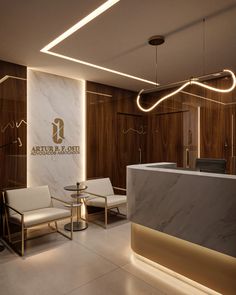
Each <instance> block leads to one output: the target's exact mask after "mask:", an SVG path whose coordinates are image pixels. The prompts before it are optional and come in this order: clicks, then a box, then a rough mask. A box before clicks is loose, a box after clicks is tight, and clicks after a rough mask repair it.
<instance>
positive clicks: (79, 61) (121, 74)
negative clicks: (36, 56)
mask: <svg viewBox="0 0 236 295" xmlns="http://www.w3.org/2000/svg"><path fill="white" fill-rule="evenodd" d="M45 53H47V54H51V55H54V56H57V57H60V58H63V59H67V60H70V61H73V62H76V63H80V64H82V65H85V66H89V67H92V68H95V69H99V70H103V71H107V72H110V73H112V74H117V75H120V76H123V77H126V78H131V79H134V80H138V81H141V82H145V83H148V84H152V85H156V83H155V82H152V81H149V80H145V79H142V78H139V77H135V76H132V75H129V74H125V73H122V72H118V71H115V70H112V69H108V68H105V67H101V66H98V65H95V64H92V63H89V62H86V61H83V60H79V59H76V58H73V57H69V56H66V55H62V54H59V53H56V52H52V51H47V52H45Z"/></svg>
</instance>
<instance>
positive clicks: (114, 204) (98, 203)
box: [84, 178, 127, 228]
mask: <svg viewBox="0 0 236 295" xmlns="http://www.w3.org/2000/svg"><path fill="white" fill-rule="evenodd" d="M84 184H85V185H87V187H88V188H87V189H86V192H87V193H88V194H89V195H90V197H89V198H88V199H87V200H86V205H87V206H94V207H100V208H104V210H105V226H104V227H105V228H107V222H108V210H110V209H113V208H116V209H117V211H118V214H120V215H124V214H121V213H120V211H119V207H120V206H121V205H125V206H126V211H127V197H126V195H117V194H115V193H114V190H113V189H116V190H120V191H126V189H123V188H119V187H113V186H112V185H111V181H110V179H109V178H98V179H91V180H87V181H85V182H84ZM126 213H127V212H126ZM126 215H127V214H126ZM126 215H125V216H126Z"/></svg>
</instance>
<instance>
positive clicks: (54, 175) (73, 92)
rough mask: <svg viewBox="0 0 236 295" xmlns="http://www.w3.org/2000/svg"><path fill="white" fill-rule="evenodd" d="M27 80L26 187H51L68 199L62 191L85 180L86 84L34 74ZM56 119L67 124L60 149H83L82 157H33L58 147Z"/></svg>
mask: <svg viewBox="0 0 236 295" xmlns="http://www.w3.org/2000/svg"><path fill="white" fill-rule="evenodd" d="M27 80H28V86H27V94H28V106H27V109H28V110H27V113H28V119H27V121H28V130H27V138H28V143H27V162H28V163H27V173H28V175H27V185H28V186H37V185H45V184H48V185H49V187H50V191H51V193H52V195H54V196H57V197H62V198H65V199H66V198H67V197H68V194H70V193H68V192H66V191H64V189H63V187H64V186H66V185H70V184H75V183H76V182H77V181H82V180H84V179H83V178H84V169H85V167H84V161H83V158H84V154H85V150H84V144H83V141H84V132H85V128H84V122H83V120H84V114H83V112H84V109H83V104H84V101H83V99H84V81H79V80H74V79H69V78H65V77H61V76H56V75H52V74H48V73H43V72H38V71H34V70H28V79H27ZM55 118H62V119H63V121H64V137H65V138H64V140H63V143H62V144H61V145H64V146H80V154H70V155H47V156H43V155H36V156H35V155H31V150H32V147H33V146H36V145H38V146H56V144H55V143H54V142H53V140H52V122H53V121H54V119H55ZM58 146H60V145H58Z"/></svg>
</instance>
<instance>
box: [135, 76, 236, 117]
mask: <svg viewBox="0 0 236 295" xmlns="http://www.w3.org/2000/svg"><path fill="white" fill-rule="evenodd" d="M223 72H226V73H229V75H230V76H231V78H232V85H231V86H230V87H229V88H226V89H219V88H216V87H212V86H209V85H207V84H204V83H201V82H198V81H196V78H192V79H190V80H189V81H188V82H186V83H184V84H183V85H182V86H180V87H179V88H178V89H176V90H174V91H173V92H171V93H169V94H167V95H165V96H163V97H161V98H160V99H159V100H158V101H157V102H156V103H155V104H153V105H152V106H151V107H150V108H143V107H142V106H141V104H140V96H141V94H142V93H143V92H144V91H145V90H144V89H142V90H141V91H139V93H138V96H137V100H136V102H137V105H138V107H139V109H140V110H141V111H143V112H150V111H152V110H153V109H154V108H156V107H157V106H158V105H159V104H160V103H162V102H163V101H165V100H167V99H168V98H170V97H172V96H174V95H176V94H177V93H179V92H181V91H182V90H183V89H184V88H186V87H187V86H188V85H193V84H195V85H198V86H200V87H203V88H206V89H209V90H211V91H214V92H219V93H227V92H230V91H232V90H233V89H234V88H235V86H236V77H235V75H234V73H233V72H232V71H230V70H223ZM202 98H203V99H204V97H202Z"/></svg>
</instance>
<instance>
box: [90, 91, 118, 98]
mask: <svg viewBox="0 0 236 295" xmlns="http://www.w3.org/2000/svg"><path fill="white" fill-rule="evenodd" d="M86 92H87V93H91V94H96V95H101V96H107V97H112V95H111V94H106V93H102V92H95V91H89V90H87V91H86Z"/></svg>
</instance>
